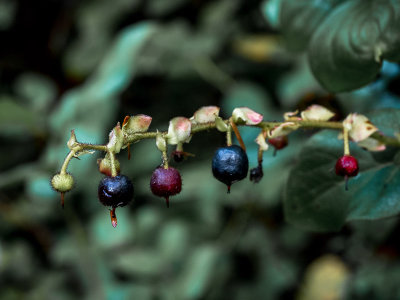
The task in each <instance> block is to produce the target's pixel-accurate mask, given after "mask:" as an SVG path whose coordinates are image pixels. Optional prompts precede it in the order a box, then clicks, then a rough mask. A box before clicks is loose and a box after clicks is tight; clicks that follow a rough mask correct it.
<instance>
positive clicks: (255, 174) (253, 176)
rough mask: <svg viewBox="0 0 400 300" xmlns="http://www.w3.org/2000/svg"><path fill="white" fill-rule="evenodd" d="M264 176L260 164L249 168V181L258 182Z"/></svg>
mask: <svg viewBox="0 0 400 300" xmlns="http://www.w3.org/2000/svg"><path fill="white" fill-rule="evenodd" d="M263 176H264V172H263V170H262V165H261V164H258V166H257V167H255V168H253V169H251V170H250V181H254V183H258V182H259V181H260V180H261V179H262V178H263Z"/></svg>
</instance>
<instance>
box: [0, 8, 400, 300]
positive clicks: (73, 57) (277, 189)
mask: <svg viewBox="0 0 400 300" xmlns="http://www.w3.org/2000/svg"><path fill="white" fill-rule="evenodd" d="M267 2H270V3H269V4H268V5H267ZM267 2H264V1H260V0H247V1H239V0H219V1H211V0H169V1H165V0H147V1H144V0H114V1H112V2H110V1H107V0H92V1H77V0H57V1H56V0H40V1H29V0H0V41H1V42H0V43H1V44H0V145H1V147H0V155H1V156H0V221H1V226H0V299H52V300H53V299H78V298H80V299H143V300H146V299H154V300H156V299H160V300H161V299H196V300H197V299H198V300H200V299H300V300H305V299H307V300H314V299H315V300H317V299H318V300H319V299H322V300H324V299H326V300H334V299H400V287H399V285H398V279H399V278H400V260H399V251H400V244H399V243H398V241H397V240H398V235H399V234H400V226H399V224H398V223H399V222H398V219H397V218H392V219H387V220H382V221H374V222H366V221H363V222H361V221H359V222H352V223H350V224H348V225H346V226H345V227H344V228H343V229H342V230H341V231H340V232H335V233H315V232H310V231H306V230H303V229H301V228H299V227H296V226H292V225H290V224H289V223H288V222H286V221H285V218H284V214H283V208H282V194H283V191H284V187H285V182H286V179H287V177H288V174H289V172H290V170H291V167H292V166H293V165H294V164H295V163H296V161H297V160H298V159H299V157H298V153H299V150H300V148H301V146H302V143H303V142H304V141H305V140H307V138H309V137H310V136H311V135H312V134H313V133H314V132H313V131H307V132H299V133H295V134H293V135H291V136H290V138H289V146H288V147H286V148H285V149H283V150H281V151H279V152H278V154H277V155H276V156H275V157H274V156H273V155H272V152H273V151H272V150H270V151H267V152H266V153H265V154H264V162H263V167H264V174H265V175H264V178H263V179H262V181H261V182H260V183H259V184H254V183H252V182H250V181H249V180H248V179H246V180H243V181H241V182H238V183H235V184H234V185H233V186H232V192H231V194H229V195H228V194H227V193H226V187H225V186H224V185H223V184H222V183H220V182H218V181H217V180H215V179H214V178H213V177H212V176H211V158H212V156H213V153H214V151H215V150H216V149H217V148H218V147H219V146H223V145H224V142H225V137H224V135H223V134H221V133H219V132H217V131H210V132H202V133H199V134H196V135H195V136H194V137H193V139H192V141H191V142H190V144H187V145H185V149H184V150H185V151H187V152H190V153H193V154H195V157H193V158H192V157H190V158H188V159H187V160H185V161H184V162H182V163H180V164H177V163H174V162H171V164H172V165H173V166H174V167H176V168H178V169H179V170H180V172H181V175H182V178H183V190H182V192H181V193H180V194H179V195H177V196H175V197H173V198H172V199H171V206H170V208H169V209H167V208H166V207H165V202H164V200H163V199H161V198H157V197H155V196H153V195H152V194H151V192H150V189H149V180H150V176H151V173H152V170H153V169H154V168H155V167H157V166H158V165H159V164H160V161H161V157H160V153H159V151H158V150H157V148H156V147H155V143H154V141H152V140H151V141H150V140H149V141H141V142H140V143H137V144H134V145H132V147H131V150H132V158H131V160H130V161H128V160H127V152H126V151H122V152H121V153H120V155H119V157H118V158H119V160H120V162H121V169H122V173H123V174H125V175H127V176H129V177H130V178H131V179H132V181H133V183H134V188H135V198H134V201H133V203H132V204H131V205H129V206H127V207H124V208H119V209H118V210H117V216H118V226H117V228H115V229H114V228H113V227H112V226H111V224H110V219H109V212H108V210H107V208H105V207H103V206H102V205H101V204H100V203H99V201H98V199H97V186H98V183H99V181H100V180H101V178H102V175H101V174H100V173H99V172H98V170H97V166H96V159H97V158H100V157H101V156H100V155H101V154H100V153H95V154H94V155H86V156H82V158H81V160H74V161H73V162H72V163H71V164H70V167H69V171H70V172H71V173H72V174H73V175H74V177H75V181H76V186H75V189H74V190H73V191H72V192H69V193H67V194H66V201H65V209H64V210H63V209H62V208H61V206H60V198H59V195H58V194H57V193H55V192H54V191H53V190H52V189H51V187H50V185H49V180H50V178H51V176H52V175H53V174H54V173H56V172H58V170H59V169H60V167H61V164H62V161H63V159H64V157H65V155H66V154H67V153H68V148H67V145H66V142H67V141H68V139H69V135H70V130H71V129H75V133H76V136H77V139H78V140H79V141H81V142H90V143H102V144H103V143H106V142H107V140H108V133H109V131H110V130H111V128H112V127H113V126H115V124H116V123H117V122H118V121H120V122H121V121H122V120H123V118H124V117H125V116H126V115H135V114H139V113H142V114H147V115H150V116H152V117H153V122H152V124H151V127H150V130H152V131H153V130H156V129H159V130H166V129H167V128H168V121H169V120H170V119H171V118H173V117H175V116H185V117H191V116H192V115H193V112H194V111H196V110H197V109H198V108H199V107H201V106H205V105H217V106H220V107H221V115H222V116H223V117H228V116H229V115H230V114H231V112H232V110H233V108H235V107H238V106H248V107H250V108H251V109H253V110H255V111H257V112H259V113H262V114H263V115H264V120H271V121H273V120H281V119H282V114H283V113H284V112H285V111H293V110H295V109H304V108H305V107H307V106H308V105H310V104H314V103H316V104H321V105H324V106H326V107H328V108H330V109H331V110H333V111H335V112H336V114H337V118H338V119H340V118H342V117H343V116H345V115H346V114H347V113H349V112H351V111H357V112H361V113H363V112H366V111H367V110H370V109H372V108H380V107H397V108H399V107H400V102H399V96H400V91H399V83H400V75H399V74H400V72H399V66H398V65H396V64H389V63H385V64H384V66H383V69H382V72H381V74H380V75H379V76H378V78H377V79H376V80H375V81H374V82H373V83H372V84H370V85H368V86H367V87H365V88H363V89H360V90H357V91H354V92H351V93H343V94H339V95H330V94H328V93H327V92H325V91H324V90H323V89H322V88H321V87H320V86H319V84H318V83H317V81H316V80H315V79H314V78H313V76H312V74H311V72H310V70H309V68H308V65H307V62H306V59H305V57H304V55H303V54H301V53H293V52H288V51H287V50H286V48H285V46H284V45H282V43H281V36H280V33H279V30H277V29H276V27H275V26H274V20H275V19H276V18H277V17H278V12H277V10H276V9H275V7H274V5H273V4H271V2H276V1H267ZM241 133H242V135H243V138H244V140H245V143H246V145H247V152H248V156H249V160H250V168H253V167H255V166H256V162H257V145H256V144H255V143H254V139H255V137H256V136H257V134H258V131H257V130H255V129H248V128H243V129H241ZM170 150H171V151H172V150H173V148H171V149H170Z"/></svg>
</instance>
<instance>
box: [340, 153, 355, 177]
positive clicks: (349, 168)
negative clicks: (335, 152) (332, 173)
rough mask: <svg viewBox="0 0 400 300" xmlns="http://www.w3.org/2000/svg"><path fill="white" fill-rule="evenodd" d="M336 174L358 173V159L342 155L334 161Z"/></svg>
mask: <svg viewBox="0 0 400 300" xmlns="http://www.w3.org/2000/svg"><path fill="white" fill-rule="evenodd" d="M335 170H336V175H339V176H348V177H353V176H356V175H357V174H358V161H357V159H356V158H355V157H354V156H351V155H343V156H342V157H340V158H339V159H338V160H337V161H336V166H335Z"/></svg>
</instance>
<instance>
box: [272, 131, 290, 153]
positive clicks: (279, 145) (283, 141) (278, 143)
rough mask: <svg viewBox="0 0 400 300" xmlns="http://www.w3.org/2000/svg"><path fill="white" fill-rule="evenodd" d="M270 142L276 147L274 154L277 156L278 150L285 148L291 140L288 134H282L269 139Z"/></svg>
mask: <svg viewBox="0 0 400 300" xmlns="http://www.w3.org/2000/svg"><path fill="white" fill-rule="evenodd" d="M268 143H270V144H271V145H272V146H274V148H275V151H274V156H275V155H276V152H277V151H278V150H281V149H283V148H285V147H286V146H287V145H288V144H289V141H288V137H287V135H282V136H277V137H275V138H270V139H268Z"/></svg>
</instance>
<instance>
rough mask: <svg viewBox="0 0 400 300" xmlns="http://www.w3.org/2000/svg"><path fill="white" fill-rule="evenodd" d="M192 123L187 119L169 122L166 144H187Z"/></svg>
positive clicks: (174, 119)
mask: <svg viewBox="0 0 400 300" xmlns="http://www.w3.org/2000/svg"><path fill="white" fill-rule="evenodd" d="M191 130H192V123H191V122H190V120H189V119H188V118H185V117H176V118H173V119H172V120H171V121H169V127H168V134H167V136H166V138H167V140H168V144H171V145H176V144H178V143H187V142H189V140H190V135H191Z"/></svg>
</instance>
